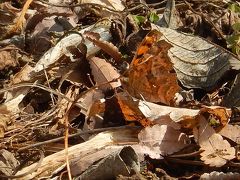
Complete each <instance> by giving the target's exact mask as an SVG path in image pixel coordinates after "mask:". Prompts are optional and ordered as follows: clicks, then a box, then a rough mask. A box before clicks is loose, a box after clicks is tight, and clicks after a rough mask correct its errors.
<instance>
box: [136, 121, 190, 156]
mask: <svg viewBox="0 0 240 180" xmlns="http://www.w3.org/2000/svg"><path fill="white" fill-rule="evenodd" d="M138 139H139V143H140V145H142V148H143V150H144V151H145V153H146V154H148V155H150V157H151V158H154V159H159V158H160V157H161V156H160V155H168V154H172V153H174V152H177V151H179V150H181V149H182V148H184V147H186V146H187V145H188V144H189V142H190V140H189V138H188V136H187V135H186V134H184V133H181V132H180V131H178V130H175V129H173V128H172V127H170V126H167V125H154V126H152V127H146V128H145V129H143V130H142V131H141V132H140V133H139V134H138Z"/></svg>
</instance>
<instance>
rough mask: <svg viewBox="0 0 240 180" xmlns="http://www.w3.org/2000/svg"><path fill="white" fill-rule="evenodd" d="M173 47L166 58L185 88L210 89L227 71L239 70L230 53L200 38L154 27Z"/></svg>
mask: <svg viewBox="0 0 240 180" xmlns="http://www.w3.org/2000/svg"><path fill="white" fill-rule="evenodd" d="M153 28H154V29H157V30H158V31H159V32H161V33H162V34H163V36H162V39H164V40H166V41H167V42H168V43H170V44H171V45H172V46H173V47H172V48H170V49H169V50H168V56H169V58H170V60H171V62H172V63H173V68H174V70H175V71H176V74H177V77H178V80H180V81H181V83H182V84H183V85H184V86H185V87H188V88H203V89H206V90H209V89H211V88H213V87H215V86H216V84H217V82H218V81H219V79H220V78H221V77H222V76H223V75H224V74H225V73H226V72H227V71H228V70H230V69H235V70H239V69H240V61H239V59H237V58H236V57H235V56H234V55H232V54H231V53H230V52H228V51H226V50H225V49H223V48H221V47H219V46H217V45H214V44H212V43H210V42H208V41H206V40H204V39H202V38H200V37H196V36H193V35H190V34H186V33H181V32H178V31H176V30H173V29H170V28H163V27H158V26H154V25H153Z"/></svg>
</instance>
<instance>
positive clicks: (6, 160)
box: [0, 149, 19, 176]
mask: <svg viewBox="0 0 240 180" xmlns="http://www.w3.org/2000/svg"><path fill="white" fill-rule="evenodd" d="M18 165H19V162H18V160H17V159H16V158H15V157H14V155H13V153H11V152H9V151H7V150H5V149H1V150H0V172H2V173H3V174H5V175H7V176H9V175H13V169H15V168H17V166H18Z"/></svg>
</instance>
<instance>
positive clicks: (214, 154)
mask: <svg viewBox="0 0 240 180" xmlns="http://www.w3.org/2000/svg"><path fill="white" fill-rule="evenodd" d="M198 120H199V126H198V127H195V128H194V129H193V134H194V138H195V141H196V142H197V143H198V144H199V146H200V147H201V148H200V149H201V150H204V151H203V152H202V153H201V160H202V161H204V163H205V164H208V165H209V166H216V167H221V166H223V165H224V164H226V163H227V161H228V160H231V159H233V158H235V149H234V148H233V147H231V146H230V144H229V143H228V141H226V140H223V138H222V136H221V135H220V134H217V133H215V131H214V129H213V128H212V127H211V126H209V125H208V122H207V121H206V119H205V117H204V116H202V115H199V117H198Z"/></svg>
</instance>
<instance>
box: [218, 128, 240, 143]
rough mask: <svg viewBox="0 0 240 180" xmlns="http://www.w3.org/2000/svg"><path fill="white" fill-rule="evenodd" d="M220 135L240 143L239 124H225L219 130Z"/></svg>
mask: <svg viewBox="0 0 240 180" xmlns="http://www.w3.org/2000/svg"><path fill="white" fill-rule="evenodd" d="M219 134H221V135H222V136H224V137H226V138H228V139H231V140H232V141H234V142H235V143H237V144H240V126H238V125H234V126H233V125H231V124H227V125H226V126H225V127H224V128H223V129H221V131H220V132H219Z"/></svg>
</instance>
